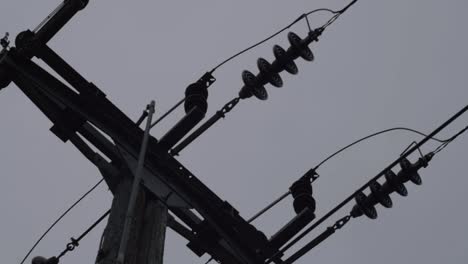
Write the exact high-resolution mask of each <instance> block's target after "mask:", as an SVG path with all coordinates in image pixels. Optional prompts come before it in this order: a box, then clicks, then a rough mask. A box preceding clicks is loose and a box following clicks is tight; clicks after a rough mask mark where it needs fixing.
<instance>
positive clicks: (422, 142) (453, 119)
mask: <svg viewBox="0 0 468 264" xmlns="http://www.w3.org/2000/svg"><path fill="white" fill-rule="evenodd" d="M466 111H468V105H467V106H465V107H464V108H463V109H461V110H460V111H458V112H457V113H456V114H455V115H453V116H452V117H451V118H449V119H448V120H447V121H445V122H444V123H443V124H442V125H440V126H439V127H438V128H436V129H435V130H434V131H433V132H431V133H430V134H429V135H428V136H426V137H425V138H424V139H423V140H421V141H420V142H419V143H417V144H416V145H415V146H414V147H412V148H411V149H410V150H408V151H407V152H405V153H404V154H402V155H401V156H400V157H399V158H398V159H396V160H395V161H394V162H392V163H391V164H390V165H388V166H387V167H386V168H384V169H383V170H382V171H381V172H380V173H378V174H377V175H376V176H374V177H373V178H372V179H371V180H369V181H368V182H367V183H366V184H364V185H363V186H362V187H361V188H359V189H358V190H356V191H355V192H353V194H351V195H350V196H348V197H347V198H346V199H345V200H343V201H342V202H341V203H340V204H338V205H337V206H335V207H334V208H333V209H331V210H330V211H329V212H328V213H326V214H325V215H324V216H323V217H322V218H320V219H319V220H317V221H316V222H315V223H314V224H313V225H312V226H310V227H309V228H307V229H306V230H304V231H303V232H302V233H300V234H299V235H298V236H297V237H296V238H295V239H293V240H292V241H291V242H289V243H288V244H287V245H286V246H284V247H283V248H282V249H281V250H280V251H278V252H276V253H275V254H273V255H272V256H271V257H270V258H269V260H268V261H267V262H266V263H271V262H272V261H273V260H274V259H275V258H276V257H277V256H278V255H280V254H283V253H284V252H285V251H286V250H288V249H289V248H291V247H292V246H294V245H295V244H296V243H297V242H299V241H300V240H301V239H302V238H304V237H305V236H306V235H307V234H308V233H310V232H311V231H312V230H314V229H315V228H316V227H317V226H319V225H320V224H321V223H323V222H324V221H325V220H327V219H328V218H329V217H330V216H332V215H333V214H335V213H336V212H337V211H338V210H340V209H341V208H342V207H343V206H345V205H346V204H347V203H349V202H350V201H351V200H353V199H354V197H355V196H356V194H357V193H359V192H362V191H364V190H365V189H366V188H368V187H369V185H370V183H371V182H375V181H377V180H378V179H379V178H380V177H382V176H383V175H384V174H385V172H386V171H388V170H391V169H392V168H393V167H394V166H395V165H397V164H398V163H399V162H400V161H401V160H403V159H405V158H406V157H407V156H409V155H410V154H411V153H413V152H414V151H415V150H417V149H419V147H421V146H422V145H424V144H425V143H426V142H427V141H429V140H430V139H432V138H433V137H434V136H435V135H436V134H437V133H439V132H440V131H441V130H443V129H444V128H445V127H447V126H448V125H449V124H451V123H452V122H453V121H455V120H456V119H457V118H459V117H460V116H461V115H463V114H464V113H465V112H466ZM466 130H468V127H467V128H465V129H463V130H462V131H461V132H459V133H457V134H456V135H455V136H453V137H451V138H450V140H449V141H448V142H451V141H453V140H454V139H455V138H456V137H458V136H459V135H460V134H462V133H463V132H465V131H466ZM446 144H447V143H446V142H444V143H442V145H446ZM433 154H434V153H433Z"/></svg>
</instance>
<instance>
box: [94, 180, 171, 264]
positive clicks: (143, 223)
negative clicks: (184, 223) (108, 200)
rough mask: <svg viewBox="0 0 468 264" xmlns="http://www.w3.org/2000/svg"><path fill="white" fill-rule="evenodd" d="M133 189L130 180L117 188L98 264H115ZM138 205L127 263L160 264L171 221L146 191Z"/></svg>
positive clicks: (128, 246)
mask: <svg viewBox="0 0 468 264" xmlns="http://www.w3.org/2000/svg"><path fill="white" fill-rule="evenodd" d="M131 186H132V185H131V181H130V180H129V179H128V180H124V181H122V182H121V183H120V184H119V186H118V187H117V192H116V193H115V194H114V199H113V201H112V208H111V214H110V216H109V220H108V223H107V227H106V229H105V230H104V233H103V236H102V240H101V245H100V248H99V252H98V255H97V258H96V263H97V264H115V263H116V259H117V255H118V251H119V245H120V242H121V238H122V234H123V226H124V222H125V218H126V217H125V214H126V212H127V207H128V203H129V200H130V192H131ZM136 201H137V202H136V206H135V208H134V209H135V211H134V219H133V221H132V225H131V233H130V234H131V235H130V236H129V240H128V245H127V247H126V250H125V263H126V264H161V263H163V252H164V240H165V234H166V223H167V217H168V212H167V207H166V206H165V205H164V204H163V203H161V202H160V201H158V200H157V199H155V198H154V197H153V196H152V195H150V194H149V193H148V192H147V191H141V192H140V193H139V194H138V197H137V200H136Z"/></svg>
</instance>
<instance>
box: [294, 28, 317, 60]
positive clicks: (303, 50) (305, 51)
mask: <svg viewBox="0 0 468 264" xmlns="http://www.w3.org/2000/svg"><path fill="white" fill-rule="evenodd" d="M288 40H289V43H291V46H292V47H294V49H295V50H296V51H297V52H298V53H299V55H300V56H301V57H302V58H303V59H304V60H306V61H313V60H314V54H313V53H312V51H311V50H310V49H309V47H308V46H307V45H304V43H303V42H302V39H301V38H300V37H299V36H298V35H296V33H294V32H289V33H288Z"/></svg>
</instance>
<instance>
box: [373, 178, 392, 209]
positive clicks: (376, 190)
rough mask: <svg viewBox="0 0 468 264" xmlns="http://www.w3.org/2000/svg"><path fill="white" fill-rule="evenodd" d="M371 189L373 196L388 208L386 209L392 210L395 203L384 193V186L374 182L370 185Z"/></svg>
mask: <svg viewBox="0 0 468 264" xmlns="http://www.w3.org/2000/svg"><path fill="white" fill-rule="evenodd" d="M370 189H371V192H372V194H373V195H374V196H375V197H376V198H377V200H378V201H379V203H380V204H381V205H382V206H384V207H386V208H391V207H392V205H393V203H392V199H390V196H389V195H387V194H385V193H383V192H382V185H380V183H378V182H376V181H374V182H371V184H370Z"/></svg>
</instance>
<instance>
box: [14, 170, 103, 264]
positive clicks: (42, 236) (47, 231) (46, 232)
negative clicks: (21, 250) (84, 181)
mask: <svg viewBox="0 0 468 264" xmlns="http://www.w3.org/2000/svg"><path fill="white" fill-rule="evenodd" d="M103 181H104V179H101V180H99V181H98V182H97V183H96V184H95V185H94V186H93V187H91V189H89V191H87V192H86V193H85V194H83V195H82V196H81V197H80V198H79V199H78V200H77V201H76V202H75V203H73V204H72V205H71V206H70V207H69V208H68V209H67V210H66V211H65V212H64V213H63V214H62V215H60V216H59V218H57V220H55V221H54V223H52V225H51V226H50V227H49V228H48V229H47V230H46V231H45V232H44V234H42V235H41V237H39V239H38V240H37V241H36V243H34V245H33V246H32V248H31V249H30V250H29V251H28V253H27V254H26V256H24V258H23V260H22V261H21V263H20V264H23V263H24V262H25V261H26V259H27V258H28V257H29V255H31V253H32V251H33V250H34V249H35V248H36V247H37V245H38V244H39V243H40V242H41V241H42V239H43V238H44V237H45V236H46V235H47V234H48V233H49V232H50V230H52V228H54V227H55V225H56V224H57V223H58V222H60V221H61V220H62V218H63V217H65V216H66V215H67V214H68V213H69V212H70V211H71V210H72V209H73V208H74V207H75V206H76V205H77V204H79V203H80V202H81V201H82V200H83V199H84V198H85V197H86V196H88V195H89V194H90V193H91V192H92V191H94V190H95V189H96V188H97V187H98V186H99V184H101V183H102V182H103Z"/></svg>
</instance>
